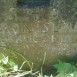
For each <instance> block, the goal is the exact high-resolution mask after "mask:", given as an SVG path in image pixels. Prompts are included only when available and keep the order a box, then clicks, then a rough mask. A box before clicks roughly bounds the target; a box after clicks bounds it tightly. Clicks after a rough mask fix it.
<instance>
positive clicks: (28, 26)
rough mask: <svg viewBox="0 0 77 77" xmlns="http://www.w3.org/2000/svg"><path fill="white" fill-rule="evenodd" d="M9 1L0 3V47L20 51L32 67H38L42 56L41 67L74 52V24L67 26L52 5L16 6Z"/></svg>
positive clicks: (76, 32)
mask: <svg viewBox="0 0 77 77" xmlns="http://www.w3.org/2000/svg"><path fill="white" fill-rule="evenodd" d="M2 1H3V0H2ZM5 1H6V0H5ZM11 1H12V0H10V2H9V1H8V3H9V4H10V5H9V4H6V2H3V5H0V6H2V7H3V8H4V10H3V9H2V7H0V9H1V10H0V11H1V12H0V15H1V16H0V46H3V47H6V48H9V49H12V50H15V51H17V52H19V53H21V54H22V55H23V56H24V57H26V59H27V60H29V61H31V62H33V63H34V67H41V65H42V63H43V60H44V56H45V63H44V67H45V68H48V67H49V68H50V67H51V65H52V64H54V63H55V62H56V61H57V60H58V59H63V60H70V59H73V57H75V56H76V55H77V25H76V26H75V28H74V29H72V28H71V27H69V26H68V25H69V24H68V23H66V22H64V21H63V20H62V19H60V17H58V16H57V13H58V11H57V10H55V9H54V8H52V7H42V8H39V7H37V8H23V7H21V8H20V7H15V6H16V5H15V4H16V2H14V4H12V2H11ZM0 4H2V3H1V2H0ZM6 8H7V10H6ZM1 51H2V50H1ZM19 62H20V63H21V61H20V60H19ZM25 68H26V67H25Z"/></svg>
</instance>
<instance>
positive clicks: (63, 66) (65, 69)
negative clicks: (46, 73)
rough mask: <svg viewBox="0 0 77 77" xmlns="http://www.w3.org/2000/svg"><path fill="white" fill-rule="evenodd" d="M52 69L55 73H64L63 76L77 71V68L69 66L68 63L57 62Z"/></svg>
mask: <svg viewBox="0 0 77 77" xmlns="http://www.w3.org/2000/svg"><path fill="white" fill-rule="evenodd" d="M54 67H55V68H56V69H57V72H59V73H64V74H65V73H71V72H73V71H77V68H76V67H75V66H74V65H71V64H70V63H65V62H62V61H58V63H57V64H55V65H54Z"/></svg>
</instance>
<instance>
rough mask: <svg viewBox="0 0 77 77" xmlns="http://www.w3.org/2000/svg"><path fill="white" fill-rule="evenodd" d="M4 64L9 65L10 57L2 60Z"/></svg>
mask: <svg viewBox="0 0 77 77" xmlns="http://www.w3.org/2000/svg"><path fill="white" fill-rule="evenodd" d="M2 63H3V64H7V63H8V56H7V57H4V58H3V59H2Z"/></svg>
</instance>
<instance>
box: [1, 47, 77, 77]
mask: <svg viewBox="0 0 77 77" xmlns="http://www.w3.org/2000/svg"><path fill="white" fill-rule="evenodd" d="M5 50H6V51H8V52H9V53H12V54H13V53H14V52H10V50H9V49H7V48H5ZM15 54H17V55H19V56H20V58H23V59H24V61H23V62H22V64H21V66H19V64H17V63H16V62H15V61H14V60H12V59H10V57H9V56H8V55H7V56H6V55H4V54H3V53H1V55H2V58H0V77H10V76H11V77H22V76H27V75H31V76H34V77H54V76H53V75H52V74H51V75H50V76H47V75H44V74H43V72H42V71H43V65H44V63H45V58H46V53H45V54H44V59H43V63H42V66H41V68H40V71H35V72H33V63H31V62H30V61H28V60H27V59H26V58H25V57H24V56H23V55H21V54H20V53H18V52H15ZM25 64H28V66H29V68H30V70H28V71H27V70H23V68H22V67H23V66H24V65H25ZM51 67H52V66H51ZM53 67H54V68H56V70H57V71H56V73H57V75H56V76H55V77H77V68H76V66H75V63H67V62H64V61H60V60H58V62H57V64H54V65H53Z"/></svg>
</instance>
